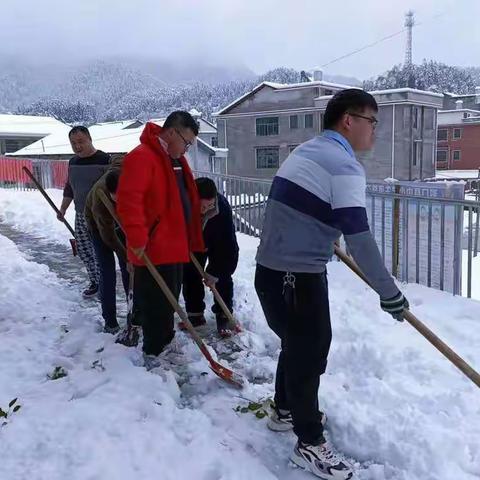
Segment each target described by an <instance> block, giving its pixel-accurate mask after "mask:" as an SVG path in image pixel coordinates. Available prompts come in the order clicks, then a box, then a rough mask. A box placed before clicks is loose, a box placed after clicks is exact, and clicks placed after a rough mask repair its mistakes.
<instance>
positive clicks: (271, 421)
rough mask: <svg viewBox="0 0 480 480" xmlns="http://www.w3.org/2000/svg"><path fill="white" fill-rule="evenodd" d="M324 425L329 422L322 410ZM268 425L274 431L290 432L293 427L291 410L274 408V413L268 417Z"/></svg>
mask: <svg viewBox="0 0 480 480" xmlns="http://www.w3.org/2000/svg"><path fill="white" fill-rule="evenodd" d="M320 415H321V420H320V421H321V422H322V426H323V427H324V426H325V424H326V423H327V416H326V415H325V413H323V412H320ZM267 427H268V428H269V429H270V430H272V431H274V432H288V431H289V430H292V429H293V419H292V414H291V413H290V410H281V409H279V410H277V409H276V408H274V409H273V412H272V414H271V415H270V417H269V418H268V422H267Z"/></svg>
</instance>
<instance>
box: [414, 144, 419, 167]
mask: <svg viewBox="0 0 480 480" xmlns="http://www.w3.org/2000/svg"><path fill="white" fill-rule="evenodd" d="M418 151H419V148H418V143H417V142H415V141H414V142H413V166H415V165H417V159H418Z"/></svg>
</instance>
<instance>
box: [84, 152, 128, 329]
mask: <svg viewBox="0 0 480 480" xmlns="http://www.w3.org/2000/svg"><path fill="white" fill-rule="evenodd" d="M122 161H123V156H119V157H117V158H115V159H114V160H113V161H112V165H111V167H110V169H109V170H108V171H107V173H105V174H104V175H103V176H102V177H101V178H100V180H98V181H97V183H96V184H95V185H94V186H93V187H92V189H91V190H90V193H89V194H88V195H87V200H86V202H85V220H86V222H87V225H88V229H89V231H90V234H91V238H92V242H93V247H94V249H95V255H96V258H97V263H98V266H99V272H100V285H99V287H100V301H101V303H102V316H103V319H104V320H105V332H107V333H116V332H117V331H118V330H119V328H120V327H119V325H118V322H117V308H116V283H117V282H116V278H117V276H116V271H115V256H114V254H116V255H117V258H118V264H119V265H120V271H121V273H122V283H123V287H124V289H125V295H126V296H127V297H128V281H129V275H128V271H127V264H126V261H127V251H126V247H125V240H124V236H123V234H122V233H121V231H120V229H119V227H118V225H117V224H116V222H115V220H114V219H113V217H112V215H111V214H110V212H109V211H108V209H107V207H105V205H104V203H103V202H102V199H101V196H100V192H103V193H104V194H105V195H106V196H107V198H110V199H111V200H112V201H113V202H115V200H116V193H117V186H118V179H119V177H120V171H121V167H122Z"/></svg>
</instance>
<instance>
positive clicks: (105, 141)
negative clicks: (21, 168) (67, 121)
mask: <svg viewBox="0 0 480 480" xmlns="http://www.w3.org/2000/svg"><path fill="white" fill-rule="evenodd" d="M134 122H136V121H135V120H125V121H118V122H105V123H99V124H95V125H92V126H90V127H89V128H88V130H89V132H90V135H91V137H92V140H93V144H94V146H95V148H97V149H98V150H103V151H104V152H107V153H123V152H129V151H130V150H132V149H133V148H135V147H136V146H137V145H138V144H139V142H140V140H139V138H140V134H141V132H142V130H143V125H142V126H140V127H136V128H128V127H129V126H130V125H132V124H133V123H134ZM70 128H71V127H68V126H66V128H65V129H63V130H62V131H59V132H56V133H53V134H51V135H48V136H47V137H45V138H43V139H41V140H38V141H37V142H35V143H32V144H31V145H28V146H27V147H24V148H22V149H20V150H18V151H16V152H15V153H13V154H12V155H14V156H25V157H28V156H29V155H73V151H72V147H71V146H70V142H69V140H68V132H69V131H70Z"/></svg>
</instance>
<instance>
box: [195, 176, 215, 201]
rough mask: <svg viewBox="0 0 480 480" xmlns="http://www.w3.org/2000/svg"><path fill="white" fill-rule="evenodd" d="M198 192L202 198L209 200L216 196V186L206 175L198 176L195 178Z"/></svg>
mask: <svg viewBox="0 0 480 480" xmlns="http://www.w3.org/2000/svg"><path fill="white" fill-rule="evenodd" d="M195 183H196V184H197V190H198V194H199V195H200V198H201V199H202V200H210V199H211V198H215V197H216V196H217V186H216V185H215V182H214V181H213V180H212V179H211V178H208V177H199V178H197V179H196V180H195Z"/></svg>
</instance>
